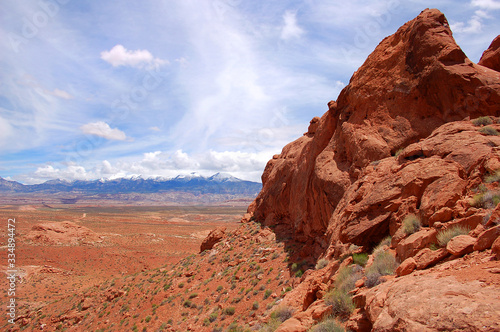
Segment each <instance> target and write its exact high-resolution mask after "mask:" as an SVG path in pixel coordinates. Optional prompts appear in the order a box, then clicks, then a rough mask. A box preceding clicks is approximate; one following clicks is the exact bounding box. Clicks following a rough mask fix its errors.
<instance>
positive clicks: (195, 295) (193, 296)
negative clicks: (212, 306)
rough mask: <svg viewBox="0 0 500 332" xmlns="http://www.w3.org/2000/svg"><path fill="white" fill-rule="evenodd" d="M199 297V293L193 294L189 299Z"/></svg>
mask: <svg viewBox="0 0 500 332" xmlns="http://www.w3.org/2000/svg"><path fill="white" fill-rule="evenodd" d="M197 296H198V293H192V294H190V295H189V299H194V298H195V297H197Z"/></svg>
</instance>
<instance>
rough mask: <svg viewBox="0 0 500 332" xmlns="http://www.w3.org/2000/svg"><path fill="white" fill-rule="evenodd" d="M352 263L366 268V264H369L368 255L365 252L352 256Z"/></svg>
mask: <svg viewBox="0 0 500 332" xmlns="http://www.w3.org/2000/svg"><path fill="white" fill-rule="evenodd" d="M352 261H353V262H354V264H357V265H359V266H365V265H366V262H368V254H367V253H365V252H361V253H358V254H352Z"/></svg>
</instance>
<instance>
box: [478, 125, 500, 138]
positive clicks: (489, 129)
mask: <svg viewBox="0 0 500 332" xmlns="http://www.w3.org/2000/svg"><path fill="white" fill-rule="evenodd" d="M479 132H480V133H481V134H485V135H488V136H498V135H500V133H499V132H498V130H496V129H495V128H493V127H490V126H486V127H482V128H481V129H479Z"/></svg>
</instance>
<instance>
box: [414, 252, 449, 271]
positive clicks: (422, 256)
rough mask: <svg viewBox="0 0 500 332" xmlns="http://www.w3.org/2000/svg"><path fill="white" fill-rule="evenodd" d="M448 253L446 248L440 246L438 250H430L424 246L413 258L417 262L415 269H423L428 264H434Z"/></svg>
mask: <svg viewBox="0 0 500 332" xmlns="http://www.w3.org/2000/svg"><path fill="white" fill-rule="evenodd" d="M448 255H449V252H448V250H446V248H441V249H438V250H431V249H429V248H425V249H422V250H420V251H419V252H418V253H417V254H416V255H415V256H414V257H413V258H414V259H415V262H416V263H417V269H418V270H423V269H425V268H427V267H429V266H432V265H435V264H436V263H438V262H440V261H442V260H443V259H445V258H446V257H447V256H448Z"/></svg>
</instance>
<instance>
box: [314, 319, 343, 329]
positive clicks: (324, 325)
mask: <svg viewBox="0 0 500 332" xmlns="http://www.w3.org/2000/svg"><path fill="white" fill-rule="evenodd" d="M309 332H345V329H344V328H343V327H342V326H341V325H340V324H339V323H337V321H336V320H335V317H328V318H326V319H324V320H323V321H322V322H320V323H319V324H317V325H315V326H313V327H312V328H311V329H310V330H309Z"/></svg>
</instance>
